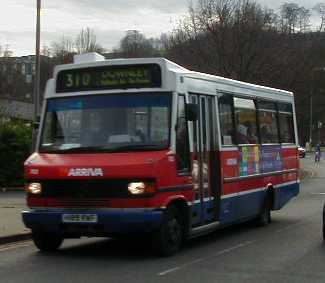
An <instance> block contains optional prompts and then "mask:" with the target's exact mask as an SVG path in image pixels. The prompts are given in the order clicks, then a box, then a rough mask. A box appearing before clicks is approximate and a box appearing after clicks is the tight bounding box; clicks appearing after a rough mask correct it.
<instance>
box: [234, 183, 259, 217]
mask: <svg viewBox="0 0 325 283" xmlns="http://www.w3.org/2000/svg"><path fill="white" fill-rule="evenodd" d="M239 187H240V193H239V196H238V218H239V219H242V218H248V217H251V216H254V215H257V214H258V213H259V212H260V210H261V206H262V203H263V200H264V197H265V190H264V188H265V180H264V178H263V177H262V178H258V179H257V178H252V179H246V180H242V181H240V182H239Z"/></svg>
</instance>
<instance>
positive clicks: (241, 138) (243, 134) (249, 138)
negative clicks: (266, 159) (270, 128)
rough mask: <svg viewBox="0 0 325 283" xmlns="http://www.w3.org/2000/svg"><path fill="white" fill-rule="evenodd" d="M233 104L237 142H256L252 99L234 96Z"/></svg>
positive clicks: (254, 112)
mask: <svg viewBox="0 0 325 283" xmlns="http://www.w3.org/2000/svg"><path fill="white" fill-rule="evenodd" d="M234 106H235V121H236V126H237V127H236V138H237V142H238V144H256V143H258V138H257V126H256V108H255V103H254V100H252V99H244V98H238V97H234Z"/></svg>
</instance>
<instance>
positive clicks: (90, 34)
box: [75, 27, 104, 54]
mask: <svg viewBox="0 0 325 283" xmlns="http://www.w3.org/2000/svg"><path fill="white" fill-rule="evenodd" d="M75 48H76V52H77V53H78V54H82V53H87V52H98V53H103V52H104V48H103V47H102V46H100V45H99V44H98V43H97V40H96V35H95V33H94V31H93V30H91V29H90V28H88V27H87V28H86V29H82V30H81V31H80V33H79V34H78V36H77V38H76V40H75Z"/></svg>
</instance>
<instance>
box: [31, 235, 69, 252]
mask: <svg viewBox="0 0 325 283" xmlns="http://www.w3.org/2000/svg"><path fill="white" fill-rule="evenodd" d="M32 238H33V242H34V244H35V246H36V247H37V248H38V249H39V250H40V251H42V252H54V251H56V250H57V249H58V248H59V247H60V246H61V244H62V242H63V237H62V236H60V235H58V234H52V233H44V232H33V233H32Z"/></svg>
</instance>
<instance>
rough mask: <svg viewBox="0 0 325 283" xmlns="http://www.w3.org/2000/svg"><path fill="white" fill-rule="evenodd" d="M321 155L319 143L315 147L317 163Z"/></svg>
mask: <svg viewBox="0 0 325 283" xmlns="http://www.w3.org/2000/svg"><path fill="white" fill-rule="evenodd" d="M320 157H321V150H320V143H318V144H317V145H316V147H315V164H316V163H317V164H319V162H320Z"/></svg>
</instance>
